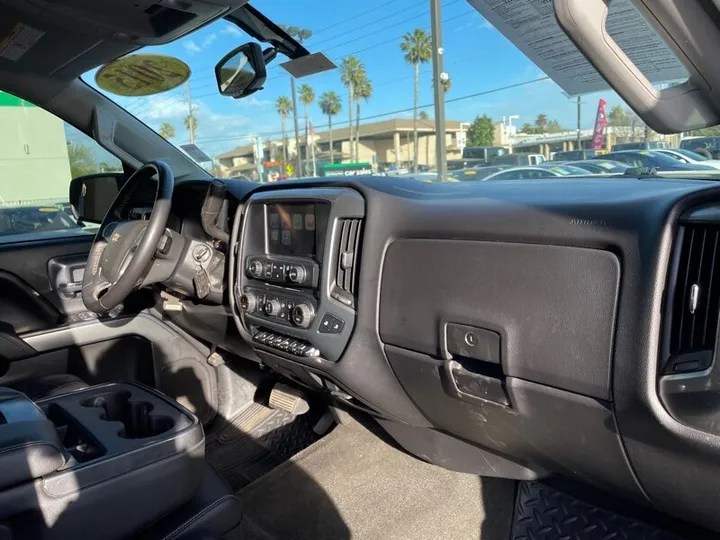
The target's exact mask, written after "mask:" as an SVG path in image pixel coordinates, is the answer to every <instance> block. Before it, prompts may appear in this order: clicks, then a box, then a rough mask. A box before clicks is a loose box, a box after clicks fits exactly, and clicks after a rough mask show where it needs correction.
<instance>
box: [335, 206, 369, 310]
mask: <svg viewBox="0 0 720 540" xmlns="http://www.w3.org/2000/svg"><path fill="white" fill-rule="evenodd" d="M338 228H339V229H338V230H339V233H340V234H339V235H338V245H337V251H336V253H337V261H336V268H335V287H334V289H335V293H336V294H334V295H333V296H334V297H335V298H336V299H337V300H340V301H341V302H343V303H344V304H347V305H352V304H354V296H355V293H356V286H357V270H358V261H359V258H360V257H359V248H360V233H361V229H362V220H361V219H340V220H338Z"/></svg>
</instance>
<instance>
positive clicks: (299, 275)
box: [287, 264, 305, 283]
mask: <svg viewBox="0 0 720 540" xmlns="http://www.w3.org/2000/svg"><path fill="white" fill-rule="evenodd" d="M287 279H288V281H289V282H290V283H302V282H303V281H305V268H304V267H302V266H300V265H299V264H293V265H292V266H290V268H288V271H287Z"/></svg>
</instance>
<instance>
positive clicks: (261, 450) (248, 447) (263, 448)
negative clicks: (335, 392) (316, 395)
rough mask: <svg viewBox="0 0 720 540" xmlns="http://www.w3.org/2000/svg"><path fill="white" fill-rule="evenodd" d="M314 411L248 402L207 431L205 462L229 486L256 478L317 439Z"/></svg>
mask: <svg viewBox="0 0 720 540" xmlns="http://www.w3.org/2000/svg"><path fill="white" fill-rule="evenodd" d="M317 419H318V418H317V415H316V414H314V413H313V411H312V410H311V411H310V412H308V413H307V414H304V415H300V416H293V415H291V414H289V413H286V412H285V411H279V410H275V409H269V408H268V407H265V406H264V405H261V404H259V403H250V404H249V405H248V406H247V407H246V408H245V409H243V410H242V411H240V412H239V413H238V414H237V415H236V416H235V417H234V418H232V419H231V420H230V421H229V422H227V423H226V424H225V425H224V426H223V427H221V428H220V429H218V430H217V431H215V432H212V431H211V432H210V433H208V436H207V440H206V446H205V457H206V460H207V462H208V463H209V464H210V465H211V466H212V467H213V468H214V469H215V470H216V471H217V472H218V474H220V476H222V477H223V478H225V481H226V482H227V483H228V484H230V487H231V488H232V489H233V490H238V489H240V488H242V487H243V486H246V485H247V484H249V483H250V482H252V481H253V480H256V479H257V478H260V477H261V476H263V475H264V474H265V473H267V472H269V471H271V470H272V469H274V468H275V467H277V466H278V465H280V464H281V463H282V462H284V461H285V460H287V459H289V458H291V457H292V456H293V455H295V454H297V453H298V452H299V451H300V450H302V449H303V448H306V447H307V446H310V445H311V444H312V443H314V442H315V441H317V440H318V439H319V436H318V435H316V434H315V432H313V430H312V428H313V426H314V425H315V422H316V421H317Z"/></svg>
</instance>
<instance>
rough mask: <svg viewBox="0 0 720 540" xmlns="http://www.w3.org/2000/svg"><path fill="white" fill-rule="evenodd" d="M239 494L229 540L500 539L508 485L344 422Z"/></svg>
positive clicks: (504, 532) (510, 496) (505, 533)
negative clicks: (238, 513) (240, 514)
mask: <svg viewBox="0 0 720 540" xmlns="http://www.w3.org/2000/svg"><path fill="white" fill-rule="evenodd" d="M238 495H239V496H240V498H241V500H242V504H243V510H244V519H243V523H242V525H241V526H240V527H238V528H237V529H236V530H235V531H233V532H232V533H230V534H229V535H227V537H226V538H228V540H240V539H243V540H287V539H305V538H307V539H313V540H330V539H332V540H345V539H350V538H352V539H353V540H365V539H368V540H369V539H372V540H377V539H388V540H401V539H402V540H438V539H444V540H461V539H462V540H480V539H482V540H507V538H508V537H509V535H510V522H511V518H512V510H513V500H514V495H515V485H514V483H513V482H511V481H508V480H498V479H492V478H483V479H481V478H479V477H477V476H474V475H469V474H461V473H455V472H451V471H448V470H445V469H442V468H440V467H436V466H433V465H429V464H427V463H424V462H422V461H420V460H418V459H416V458H414V457H412V456H410V455H408V454H406V453H405V452H403V451H401V450H398V449H396V448H394V447H393V446H390V445H389V444H387V443H385V442H384V441H382V440H381V439H380V438H378V437H377V436H376V435H374V434H372V433H371V432H369V431H368V430H367V429H366V428H365V427H363V426H361V425H360V424H351V425H349V426H346V425H343V426H339V427H337V428H335V430H333V431H332V432H331V433H330V434H329V435H327V436H326V437H324V438H323V439H322V440H320V441H319V442H316V443H315V444H313V445H312V446H310V447H308V448H306V449H305V450H303V451H302V452H300V453H299V454H297V455H296V456H295V457H293V458H292V459H291V460H289V461H286V462H285V463H283V464H282V465H280V466H279V467H277V468H276V469H274V470H273V471H271V472H269V473H268V474H266V475H265V476H263V477H262V478H260V479H258V480H256V481H255V482H253V483H252V484H250V485H248V486H246V487H245V488H243V489H242V490H240V491H239V492H238Z"/></svg>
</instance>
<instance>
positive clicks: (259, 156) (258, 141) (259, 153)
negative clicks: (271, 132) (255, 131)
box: [254, 137, 265, 182]
mask: <svg viewBox="0 0 720 540" xmlns="http://www.w3.org/2000/svg"><path fill="white" fill-rule="evenodd" d="M254 154H255V171H256V172H257V177H258V182H262V181H263V159H264V157H265V156H263V154H264V152H263V144H262V137H255V152H254Z"/></svg>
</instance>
